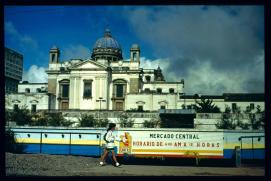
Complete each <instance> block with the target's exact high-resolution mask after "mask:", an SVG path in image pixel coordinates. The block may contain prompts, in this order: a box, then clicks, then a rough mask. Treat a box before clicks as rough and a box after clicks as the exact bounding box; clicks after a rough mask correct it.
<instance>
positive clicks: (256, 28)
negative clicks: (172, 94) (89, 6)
mask: <svg viewBox="0 0 271 181" xmlns="http://www.w3.org/2000/svg"><path fill="white" fill-rule="evenodd" d="M123 14H125V17H126V18H127V20H128V21H129V22H130V24H131V26H132V27H133V28H134V31H135V33H136V35H137V36H138V37H139V38H141V39H142V41H145V42H146V43H147V44H149V45H150V46H151V47H153V51H154V53H155V54H156V55H157V59H159V58H160V57H166V58H168V60H169V61H170V65H169V66H168V68H167V70H165V71H166V74H168V73H169V74H170V75H171V76H170V77H169V78H170V79H180V77H183V78H184V79H185V81H186V82H187V84H186V86H185V89H186V91H187V92H191V93H192V92H193V93H195V92H205V93H217V94H221V93H223V92H263V90H264V84H263V83H264V72H263V67H264V64H263V61H264V57H263V54H264V53H263V52H264V50H263V46H264V42H263V26H264V23H263V7H262V6H221V7H220V6H208V7H206V6H174V7H173V6H165V7H156V8H151V7H137V8H134V7H132V8H130V7H126V8H124V10H123ZM161 63H162V62H161ZM256 64H257V65H258V66H256V67H255V65H256ZM205 69H207V70H208V71H209V72H206V70H205ZM210 72H211V73H212V74H211V73H210ZM252 72H253V74H252ZM206 76H208V77H206ZM214 76H215V79H214ZM203 78H204V79H203ZM233 78H234V79H233ZM227 79H229V80H227ZM194 81H195V82H194ZM212 81H213V82H212ZM234 81H235V82H234Z"/></svg>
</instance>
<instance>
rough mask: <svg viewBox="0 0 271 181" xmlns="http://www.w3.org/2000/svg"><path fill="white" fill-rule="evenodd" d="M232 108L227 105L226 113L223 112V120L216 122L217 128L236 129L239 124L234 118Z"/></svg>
mask: <svg viewBox="0 0 271 181" xmlns="http://www.w3.org/2000/svg"><path fill="white" fill-rule="evenodd" d="M230 112H231V108H230V107H229V106H228V105H226V107H225V111H224V113H222V118H221V120H220V121H219V122H218V123H217V124H216V128H218V129H235V128H236V126H237V124H238V123H237V124H235V121H234V119H233V118H232V116H231V114H230Z"/></svg>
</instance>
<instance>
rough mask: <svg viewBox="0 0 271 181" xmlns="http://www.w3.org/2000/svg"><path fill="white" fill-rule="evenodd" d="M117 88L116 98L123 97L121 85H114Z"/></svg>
mask: <svg viewBox="0 0 271 181" xmlns="http://www.w3.org/2000/svg"><path fill="white" fill-rule="evenodd" d="M116 86H117V97H123V85H120V84H119V85H116Z"/></svg>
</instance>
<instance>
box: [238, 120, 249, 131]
mask: <svg viewBox="0 0 271 181" xmlns="http://www.w3.org/2000/svg"><path fill="white" fill-rule="evenodd" d="M237 126H239V127H240V128H242V129H246V130H247V129H249V124H248V123H243V122H242V121H240V120H238V122H237Z"/></svg>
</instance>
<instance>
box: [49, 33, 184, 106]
mask: <svg viewBox="0 0 271 181" xmlns="http://www.w3.org/2000/svg"><path fill="white" fill-rule="evenodd" d="M91 51H92V54H91V57H89V58H88V59H86V60H81V59H71V60H69V61H63V60H61V61H60V59H59V57H60V50H59V49H58V48H57V47H53V48H51V49H50V56H49V68H48V70H47V71H46V72H47V74H48V93H49V94H50V95H51V96H52V98H53V99H54V100H51V102H52V103H53V105H52V106H51V108H53V109H59V110H67V109H73V110H118V111H122V110H126V111H128V110H131V111H132V110H134V111H135V110H138V111H157V110H159V109H179V108H180V107H181V105H178V104H180V100H179V99H180V95H182V94H183V88H184V80H180V81H179V82H167V81H166V80H165V77H164V75H163V73H162V70H161V69H160V67H159V66H158V67H157V68H156V69H144V68H141V67H140V47H139V46H138V45H137V44H133V45H132V46H131V48H130V59H129V61H125V60H123V57H122V48H121V46H120V44H119V42H118V41H117V40H115V39H114V38H113V36H112V34H111V32H110V30H109V29H106V30H105V32H104V36H103V37H101V38H99V39H98V40H97V41H96V42H95V44H94V46H93V49H92V50H91Z"/></svg>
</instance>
